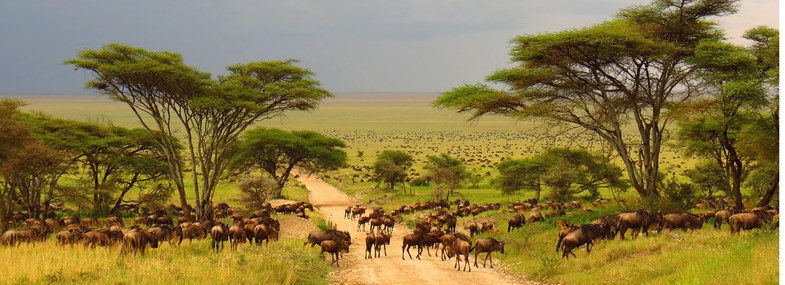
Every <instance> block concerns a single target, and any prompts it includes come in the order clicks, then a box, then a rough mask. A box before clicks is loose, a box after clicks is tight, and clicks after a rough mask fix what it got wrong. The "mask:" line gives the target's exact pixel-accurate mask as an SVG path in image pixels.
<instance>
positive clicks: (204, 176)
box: [66, 43, 331, 219]
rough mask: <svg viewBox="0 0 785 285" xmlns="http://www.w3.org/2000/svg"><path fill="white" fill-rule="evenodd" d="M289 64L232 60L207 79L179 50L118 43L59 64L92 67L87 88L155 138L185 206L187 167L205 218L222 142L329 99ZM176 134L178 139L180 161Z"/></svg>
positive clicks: (222, 160) (222, 161) (226, 152)
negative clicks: (123, 107) (122, 107)
mask: <svg viewBox="0 0 785 285" xmlns="http://www.w3.org/2000/svg"><path fill="white" fill-rule="evenodd" d="M295 62H296V61H295V60H284V61H268V62H251V63H247V64H237V65H232V66H229V67H227V70H228V71H229V74H228V75H225V76H219V77H218V78H217V79H212V78H211V76H210V74H208V73H205V72H200V71H198V70H196V69H195V68H193V67H190V66H188V65H185V64H184V63H183V61H182V58H181V56H180V55H179V54H175V53H171V52H166V51H162V52H152V51H147V50H144V49H141V48H136V47H131V46H126V45H122V44H117V43H113V44H109V45H106V46H104V47H103V48H102V49H99V50H84V51H81V52H80V53H79V54H78V57H77V58H75V59H71V60H67V61H66V63H67V64H72V65H74V66H75V67H76V68H81V69H86V70H89V71H91V72H92V73H93V75H94V76H95V78H94V79H93V80H90V81H89V82H88V83H87V87H88V88H92V89H96V90H98V91H100V92H102V93H103V94H105V95H108V96H109V97H110V98H111V99H113V100H115V101H119V102H123V103H126V104H127V105H128V106H129V107H130V108H131V110H132V111H133V112H134V114H136V116H137V119H139V121H140V122H141V124H142V126H143V127H144V128H145V129H147V130H148V131H149V132H151V133H152V134H155V135H157V137H156V143H157V144H158V147H160V148H161V149H162V150H163V153H164V154H165V156H166V162H167V165H168V166H169V171H170V174H171V176H172V179H173V181H174V183H175V186H176V188H177V192H178V195H179V197H180V204H181V206H182V207H183V208H185V209H188V208H189V207H188V204H187V201H186V196H185V191H186V189H185V172H186V167H190V172H191V178H192V179H193V185H194V186H193V191H194V197H195V202H196V211H197V216H198V217H199V219H208V218H210V217H208V215H209V214H210V213H211V211H209V209H210V208H211V207H212V199H213V197H214V195H215V189H216V186H217V185H218V182H219V180H220V177H221V175H222V173H223V171H224V169H225V168H226V166H227V164H228V161H229V159H230V157H231V153H230V149H229V146H230V145H231V144H232V143H233V142H234V141H235V140H237V138H238V137H239V136H240V134H241V133H242V132H243V131H244V130H245V129H246V128H248V127H249V126H250V125H251V124H253V123H256V122H259V121H261V120H264V119H269V118H272V117H275V116H278V115H281V114H282V113H284V112H285V111H290V110H312V109H314V108H316V106H317V105H318V102H319V101H321V100H322V99H324V98H327V97H330V96H331V94H330V93H329V92H328V91H326V90H324V89H322V88H320V87H319V82H318V81H316V80H314V79H313V78H312V76H313V73H312V72H311V71H310V70H307V69H303V68H300V67H297V66H295V65H294V63H295ZM175 138H182V140H183V142H184V145H185V149H186V151H185V155H186V159H188V161H187V162H186V161H184V159H183V158H182V157H181V154H180V152H179V151H178V148H177V143H176V139H175Z"/></svg>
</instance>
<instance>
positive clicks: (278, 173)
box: [230, 128, 347, 196]
mask: <svg viewBox="0 0 785 285" xmlns="http://www.w3.org/2000/svg"><path fill="white" fill-rule="evenodd" d="M345 147H346V144H345V143H344V142H343V141H341V140H339V139H335V138H330V137H327V136H325V135H322V134H320V133H317V132H312V131H292V132H287V131H284V130H279V129H266V128H258V129H253V130H250V131H248V132H246V133H245V137H244V139H243V140H241V141H239V142H238V148H239V150H238V151H237V152H236V154H235V156H234V158H233V159H232V162H231V163H230V169H233V170H234V171H235V172H247V171H249V170H251V169H252V168H254V167H259V168H260V169H262V171H264V172H266V173H267V174H269V175H270V177H272V178H273V179H274V180H275V182H276V185H277V189H276V191H275V192H274V193H273V194H274V196H280V195H281V190H282V189H283V186H284V184H286V181H287V180H289V176H290V174H291V173H292V170H294V169H295V168H302V169H304V170H306V171H308V172H310V173H318V172H322V171H327V170H335V169H338V168H340V167H342V166H344V165H345V164H346V160H347V154H346V151H344V150H343V148H345Z"/></svg>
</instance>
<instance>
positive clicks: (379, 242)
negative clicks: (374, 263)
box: [374, 231, 392, 257]
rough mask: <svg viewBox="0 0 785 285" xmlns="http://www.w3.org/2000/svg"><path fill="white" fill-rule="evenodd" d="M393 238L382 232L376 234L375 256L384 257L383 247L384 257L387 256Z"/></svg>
mask: <svg viewBox="0 0 785 285" xmlns="http://www.w3.org/2000/svg"><path fill="white" fill-rule="evenodd" d="M391 237H392V236H391V235H389V234H387V233H386V232H384V231H380V232H379V233H377V234H376V241H375V242H374V252H375V253H374V256H375V257H381V256H382V253H381V251H382V247H384V256H387V245H389V244H390V238H391Z"/></svg>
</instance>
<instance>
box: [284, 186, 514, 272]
mask: <svg viewBox="0 0 785 285" xmlns="http://www.w3.org/2000/svg"><path fill="white" fill-rule="evenodd" d="M298 180H299V181H300V182H301V183H303V184H304V185H305V186H306V188H307V189H308V191H309V195H308V198H309V200H310V202H311V204H313V205H314V206H316V207H317V208H318V210H319V211H320V212H321V213H322V214H323V215H324V217H325V219H328V220H331V221H333V222H334V223H335V224H336V225H337V227H338V229H340V230H348V231H349V232H350V233H351V236H352V246H351V248H350V251H349V253H348V254H345V255H344V258H343V259H341V260H340V261H339V265H340V269H339V270H336V271H335V272H334V273H331V276H330V278H331V279H330V282H331V283H332V284H352V285H354V284H422V285H425V284H471V285H481V284H493V285H500V284H527V283H528V282H526V281H525V280H522V279H520V278H518V277H515V276H512V275H509V274H506V273H504V272H502V271H501V270H500V269H498V267H500V266H496V265H497V262H498V261H495V262H494V265H495V266H494V269H491V268H483V267H482V259H480V263H479V264H480V267H479V268H475V267H473V268H472V272H468V271H456V270H455V269H453V265H454V263H455V260H454V259H452V260H447V261H442V260H441V258H440V257H436V256H430V257H429V256H428V254H427V251H423V254H422V256H421V258H422V260H417V259H414V260H410V259H409V256H408V255H407V256H406V260H402V259H401V247H402V241H401V238H402V237H403V236H405V235H407V234H409V233H411V231H410V230H409V229H408V228H406V227H405V226H403V225H400V224H399V225H396V227H395V229H394V231H393V237H392V240H391V242H390V245H389V246H388V247H387V256H384V250H382V257H380V258H374V259H364V250H365V235H366V234H365V233H364V232H358V231H357V222H356V221H352V220H349V219H344V218H343V215H344V210H345V209H346V207H347V206H349V205H353V204H354V203H355V201H352V199H351V198H350V197H349V196H347V195H346V194H345V193H344V192H341V191H339V190H338V189H336V188H335V187H333V186H331V185H330V184H327V183H325V182H324V181H322V180H321V179H319V178H317V177H314V176H307V175H301V176H300V177H299V178H298ZM410 252H411V253H412V256H415V254H416V253H417V250H416V248H415V249H411V250H410ZM431 253H432V254H433V252H431ZM496 254H498V253H496ZM325 257H326V258H329V257H328V255H325ZM462 264H463V262H462ZM473 264H474V258H473V257H472V258H471V263H470V265H469V266H473ZM461 268H463V267H461ZM467 270H468V268H467Z"/></svg>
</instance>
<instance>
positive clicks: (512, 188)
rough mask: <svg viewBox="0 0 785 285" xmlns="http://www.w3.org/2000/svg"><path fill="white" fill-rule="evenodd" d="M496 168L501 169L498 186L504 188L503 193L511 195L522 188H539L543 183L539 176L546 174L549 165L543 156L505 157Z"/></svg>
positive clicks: (497, 181)
mask: <svg viewBox="0 0 785 285" xmlns="http://www.w3.org/2000/svg"><path fill="white" fill-rule="evenodd" d="M496 168H497V169H498V170H499V177H498V178H497V180H496V183H497V187H499V189H501V190H502V193H504V194H505V195H509V194H514V193H515V192H517V191H518V190H520V189H534V190H539V188H540V185H541V182H540V179H539V177H540V176H542V175H544V174H545V172H546V171H547V170H548V165H547V163H546V162H545V161H544V160H543V159H542V157H540V156H534V157H531V158H528V159H519V160H516V159H505V160H504V161H502V162H500V163H499V165H497V166H496ZM538 196H539V193H538ZM538 200H539V199H538Z"/></svg>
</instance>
